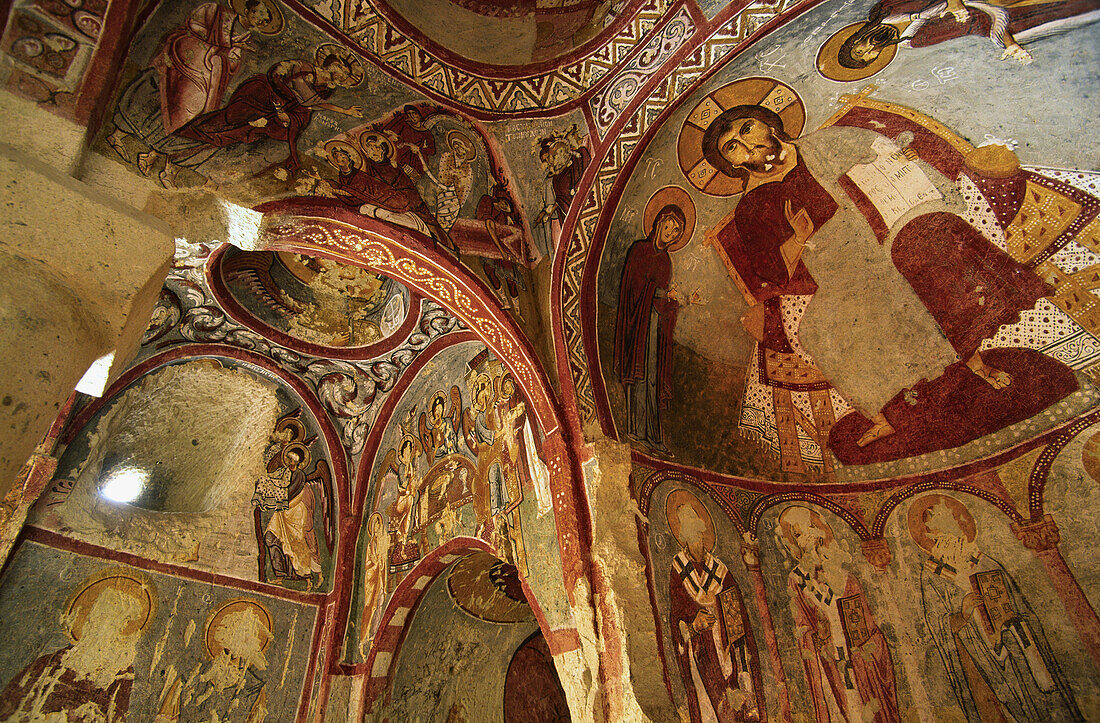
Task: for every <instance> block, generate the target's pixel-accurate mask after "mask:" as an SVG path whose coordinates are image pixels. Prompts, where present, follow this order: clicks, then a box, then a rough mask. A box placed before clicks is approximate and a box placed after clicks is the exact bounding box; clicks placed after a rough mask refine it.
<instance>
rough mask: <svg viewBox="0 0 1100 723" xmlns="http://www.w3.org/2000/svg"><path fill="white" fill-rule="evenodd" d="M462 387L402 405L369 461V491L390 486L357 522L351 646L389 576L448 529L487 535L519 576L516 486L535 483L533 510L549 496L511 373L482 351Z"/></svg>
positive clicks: (448, 535) (519, 492) (521, 555)
mask: <svg viewBox="0 0 1100 723" xmlns="http://www.w3.org/2000/svg"><path fill="white" fill-rule="evenodd" d="M464 386H465V395H464V394H463V390H462V389H461V388H460V387H459V385H457V384H456V385H452V386H451V387H450V389H449V390H448V391H444V390H443V389H439V390H437V391H436V392H435V393H433V394H432V396H431V398H430V400H429V401H428V404H427V408H426V409H425V410H424V411H421V412H420V414H419V416H417V414H416V411H417V405H415V404H414V405H412V406H411V407H410V408H409V409H408V411H407V413H406V414H405V416H404V420H403V421H401V422H399V425H400V430H401V436H400V441H399V442H398V445H397V446H396V447H394V448H391V449H390V450H389V451H388V452H387V453H386V455H385V457H384V458H383V459H382V462H381V464H380V465H379V466H378V467H377V468H376V473H375V478H376V480H377V489H378V490H379V492H378V494H380V495H381V494H383V493H384V491H386V490H393V492H392V493H391V495H390V496H389V497H387V498H386V499H389V500H391V501H389V504H388V505H387V506H386V507H385V509H384V510H380V511H376V512H374V513H372V514H371V515H370V517H369V518H368V520H367V523H366V525H365V536H364V552H365V554H364V562H363V565H364V573H363V578H362V579H363V581H364V584H363V595H364V597H363V600H364V604H363V609H362V619H361V621H360V625H359V650H360V653H361V654H365V651H366V648H367V647H369V644H370V640H371V637H372V634H373V627H372V621H373V620H374V617H375V614H376V613H377V612H379V610H380V608H381V605H380V603H381V602H382V601H383V600H384V599H385V595H386V593H387V592H388V591H392V589H393V584H391V583H393V581H394V580H397V581H399V580H400V577H402V576H403V575H404V574H405V573H406V572H407V571H408V570H409V569H411V568H412V567H413V566H414V565H415V564H416V562H417V561H418V560H419V559H421V558H422V557H423V556H424V555H426V554H427V553H428V552H430V551H431V550H433V549H435V548H436V547H438V546H439V545H442V544H443V543H445V542H447V541H448V540H450V539H452V538H454V537H456V536H458V535H467V536H476V537H480V538H481V539H483V540H485V541H486V542H489V543H490V544H492V545H493V546H494V548H495V549H496V550H497V554H498V555H499V556H500V557H501V558H502V559H504V560H505V561H506V562H508V563H509V564H511V565H514V566H515V567H516V568H517V569H518V570H519V572H520V573H521V574H523V575H525V576H526V575H527V551H526V549H525V547H524V539H523V523H522V518H521V515H520V509H519V508H520V504H521V503H522V502H523V501H524V499H525V492H524V490H525V489H533V490H534V491H535V492H536V496H537V497H538V498H539V502H540V504H539V509H540V510H542V509H544V508H545V507H546V506H548V505H549V479H548V476H547V472H546V467H545V465H544V464H543V463H542V461H541V460H540V459H539V457H538V450H537V446H536V441H535V436H534V429H533V427H532V425H531V422H530V420H528V419H527V417H526V405H525V404H524V402H523V401H522V399H521V397H520V395H519V393H518V391H517V388H516V384H515V380H514V379H513V378H512V375H511V373H510V372H508V371H507V370H506V369H505V368H504V366H503V365H502V364H501V363H500V362H499V361H498V360H496V359H493V358H491V357H490V355H489V352H488V350H482V351H481V352H480V353H479V354H477V356H475V357H474V358H473V359H471V360H470V361H469V363H468V364H467V367H466V373H465V380H464ZM464 397H465V398H466V399H468V400H469V402H468V403H467V402H465V401H464ZM383 512H384V514H383Z"/></svg>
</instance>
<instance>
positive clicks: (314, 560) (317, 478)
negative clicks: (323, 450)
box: [252, 409, 335, 590]
mask: <svg viewBox="0 0 1100 723" xmlns="http://www.w3.org/2000/svg"><path fill="white" fill-rule="evenodd" d="M300 414H301V409H296V410H295V411H293V412H291V413H290V414H288V415H285V416H283V417H282V418H281V419H280V420H279V421H278V422H277V423H276V425H275V431H274V433H273V434H272V435H271V439H270V442H269V443H268V446H267V449H266V450H265V451H264V469H265V474H264V475H262V476H261V477H260V478H259V479H257V480H256V491H255V493H254V494H253V495H252V505H253V515H254V519H255V524H256V543H257V547H258V548H259V579H260V580H262V581H265V582H273V583H275V584H282V583H283V582H284V581H298V580H306V581H307V588H306V589H307V590H312V589H313V588H315V587H319V586H320V585H321V583H323V582H324V573H323V572H322V570H321V556H320V547H319V546H318V543H317V535H316V532H315V530H314V527H315V524H316V522H315V519H316V508H317V500H318V498H320V502H321V521H322V527H323V528H324V535H325V544H326V547H327V548H328V551H329V553H330V554H331V553H332V548H333V543H334V539H335V515H334V514H333V500H332V495H331V490H332V476H331V473H330V472H329V466H328V462H327V461H325V460H323V459H319V460H317V462H316V463H315V464H314V465H313V469H312V470H311V471H309V472H307V471H306V470H308V469H309V466H310V452H309V445H310V444H312V442H313V441H314V439H316V438H315V437H311V438H309V439H306V438H305V425H303V424H302V422H301V420H299V419H298V418H297V417H298V415H300ZM266 513H270V516H269V517H268V519H267V524H266V525H265V524H264V521H263V518H264V516H265V514H266ZM268 563H270V565H271V575H270V577H269V576H268ZM314 576H316V579H314Z"/></svg>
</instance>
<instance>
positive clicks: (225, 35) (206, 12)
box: [153, 3, 249, 134]
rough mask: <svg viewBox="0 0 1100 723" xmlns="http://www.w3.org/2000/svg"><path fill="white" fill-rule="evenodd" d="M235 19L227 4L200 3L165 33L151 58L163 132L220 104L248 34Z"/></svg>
mask: <svg viewBox="0 0 1100 723" xmlns="http://www.w3.org/2000/svg"><path fill="white" fill-rule="evenodd" d="M236 20H237V14H236V13H235V12H234V11H233V10H232V9H231V8H229V7H222V6H220V5H217V4H216V3H203V4H202V5H200V6H198V7H197V8H195V10H194V11H193V12H192V13H191V15H190V17H188V19H187V22H186V23H184V24H183V25H181V26H180V27H178V28H176V29H175V30H172V31H171V32H169V33H168V35H166V36H165V38H164V45H163V46H162V47H161V49H160V52H158V53H157V55H156V57H155V58H154V59H153V67H155V68H156V69H157V78H158V80H159V86H160V107H161V122H162V123H163V124H164V132H165V133H167V134H171V133H174V132H175V131H176V130H178V129H179V128H181V127H182V126H184V125H186V124H187V123H188V122H189V121H191V120H192V119H194V118H196V117H197V116H199V115H200V114H202V113H209V112H211V111H215V110H217V109H218V108H219V107H220V106H221V104H222V98H223V97H225V91H226V87H227V86H228V85H229V81H230V79H231V78H232V77H233V76H234V75H236V73H237V71H238V70H239V69H240V67H241V47H240V46H241V45H243V44H244V43H245V41H247V40H248V38H249V32H248V30H247V29H245V28H244V27H243V26H241V25H240V24H236ZM235 24H236V29H237V31H238V32H236V33H234V32H233V31H234V25H235Z"/></svg>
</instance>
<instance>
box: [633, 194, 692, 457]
mask: <svg viewBox="0 0 1100 723" xmlns="http://www.w3.org/2000/svg"><path fill="white" fill-rule="evenodd" d="M673 188H675V187H673ZM659 193H660V192H659ZM681 193H683V198H684V199H687V202H688V203H690V198H688V197H687V193H686V192H683V191H681ZM655 197H656V196H655ZM650 205H651V206H652V205H653V201H652V200H651V201H650ZM683 205H684V204H683V203H682V202H681V203H680V204H679V205H678V204H676V203H667V204H665V205H663V206H662V207H661V208H660V210H659V211H657V213H656V215H655V216H654V217H653V221H652V223H651V224H650V225H649V235H648V236H647V237H646V238H644V239H642V240H640V241H635V242H634V243H633V244H632V245H631V247H630V249H629V250H628V251H627V253H626V261H625V262H624V263H623V275H622V280H621V281H620V282H619V305H618V309H617V312H616V313H617V316H616V318H615V356H614V363H615V373H616V375H617V376H618V377H619V381H620V382H622V385H623V392H624V393H625V395H626V419H627V422H626V424H627V432H626V435H627V438H628V439H630V440H631V441H632V442H637V443H640V444H643V445H645V446H646V447H649V448H650V449H652V450H654V451H657V452H661V453H663V454H668V449H667V448H666V447H665V444H664V433H663V431H662V428H661V408H662V407H665V406H667V404H668V400H669V399H671V398H672V331H673V327H674V326H675V325H676V315H677V313H678V311H679V308H680V299H679V295H678V294H677V292H676V290H675V288H673V287H672V286H671V283H670V282H671V279H672V259H671V257H670V256H669V251H671V250H676V249H678V248H680V247H681V246H683V244H684V243H686V242H687V240H688V238H690V232H688V229H687V226H688V224H687V214H685V211H684V208H683ZM647 210H648V209H647ZM646 215H647V216H649V215H650V214H648V213H647V214H646ZM691 215H692V216H693V217H694V208H692V214H691ZM692 225H694V219H693V224H692ZM685 232H687V233H685Z"/></svg>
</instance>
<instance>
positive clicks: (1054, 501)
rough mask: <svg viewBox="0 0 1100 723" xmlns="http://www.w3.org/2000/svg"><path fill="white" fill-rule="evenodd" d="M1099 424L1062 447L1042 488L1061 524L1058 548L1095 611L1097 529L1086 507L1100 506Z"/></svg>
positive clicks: (1099, 576) (1098, 597) (1099, 580)
mask: <svg viewBox="0 0 1100 723" xmlns="http://www.w3.org/2000/svg"><path fill="white" fill-rule="evenodd" d="M1098 433H1100V427H1098V426H1096V425H1090V426H1089V427H1087V428H1085V429H1084V430H1082V431H1081V432H1080V434H1077V435H1076V436H1074V438H1073V439H1072V440H1070V441H1069V443H1067V444H1066V445H1065V447H1064V448H1063V449H1061V450H1060V452H1059V453H1058V455H1057V456H1056V457H1055V458H1054V460H1053V461H1052V462H1051V465H1050V472H1049V476H1048V477H1047V480H1046V484H1045V485H1044V487H1043V509H1044V510H1046V511H1047V512H1048V513H1049V514H1050V515H1051V517H1052V518H1053V520H1054V521H1055V522H1056V524H1057V526H1058V536H1059V538H1060V540H1061V543H1060V544H1059V549H1060V551H1061V554H1062V557H1064V558H1065V562H1066V565H1067V567H1068V568H1069V570H1070V572H1071V573H1072V575H1073V577H1074V579H1075V580H1076V581H1077V583H1078V584H1079V585H1080V587H1081V590H1082V591H1083V593H1084V595H1085V596H1086V598H1087V599H1088V602H1089V604H1090V605H1091V606H1092V609H1093V610H1097V609H1100V569H1097V566H1096V558H1095V555H1093V554H1092V553H1091V551H1090V547H1091V546H1090V545H1089V543H1088V540H1089V539H1090V537H1091V536H1092V534H1093V533H1094V531H1095V529H1096V525H1095V521H1094V520H1093V519H1092V515H1091V514H1082V511H1083V510H1095V509H1098V508H1097V505H1100V486H1098V485H1097V481H1098V479H1100V465H1098V462H1100V435H1098Z"/></svg>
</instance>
